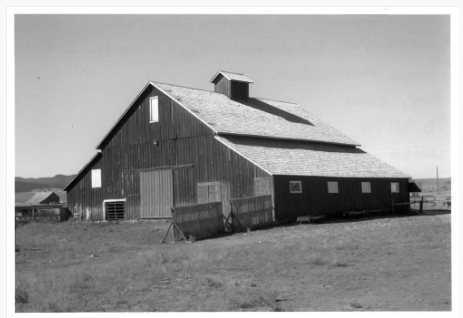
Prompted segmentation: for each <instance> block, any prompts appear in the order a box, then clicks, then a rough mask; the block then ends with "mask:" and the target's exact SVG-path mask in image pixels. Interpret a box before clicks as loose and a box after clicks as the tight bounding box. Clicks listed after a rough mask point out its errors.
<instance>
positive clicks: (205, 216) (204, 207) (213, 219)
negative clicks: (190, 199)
mask: <svg viewBox="0 0 463 318" xmlns="http://www.w3.org/2000/svg"><path fill="white" fill-rule="evenodd" d="M172 220H173V221H174V222H175V224H176V225H177V226H178V228H179V229H180V230H181V231H182V232H183V234H184V235H185V236H186V238H189V237H191V236H193V237H195V238H198V237H205V236H212V235H218V234H220V233H222V232H223V231H224V227H223V216H222V202H212V203H203V204H196V205H190V206H183V207H173V208H172ZM174 235H175V239H179V235H180V233H178V231H174Z"/></svg>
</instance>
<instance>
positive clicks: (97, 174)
mask: <svg viewBox="0 0 463 318" xmlns="http://www.w3.org/2000/svg"><path fill="white" fill-rule="evenodd" d="M92 188H101V169H94V170H92Z"/></svg>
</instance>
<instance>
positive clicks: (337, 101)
mask: <svg viewBox="0 0 463 318" xmlns="http://www.w3.org/2000/svg"><path fill="white" fill-rule="evenodd" d="M15 59H16V60H15V76H16V79H15V80H16V82H15V89H16V96H15V118H16V120H15V125H16V127H15V132H16V140H15V145H16V153H15V155H16V157H15V162H16V176H21V177H50V176H54V175H56V174H66V175H69V174H75V173H77V172H78V171H79V170H80V169H81V168H82V167H83V165H84V164H86V163H87V162H88V161H89V160H90V158H91V157H92V156H93V155H94V153H95V152H96V150H95V147H96V145H97V144H98V143H99V141H100V140H101V139H102V138H103V136H104V135H105V134H106V133H107V132H108V130H109V129H110V128H111V126H112V125H113V124H114V123H115V121H116V120H117V119H118V118H119V116H120V115H121V114H122V113H123V111H124V110H125V109H126V108H127V107H128V106H129V104H130V103H131V102H132V101H133V99H134V98H135V97H136V95H137V94H138V93H139V92H140V91H141V89H142V88H143V87H144V86H145V85H146V83H147V82H148V81H149V80H154V81H158V82H164V83H169V84H177V85H183V86H188V87H196V88H202V89H210V90H212V89H213V87H212V84H211V83H209V80H210V79H211V77H212V76H213V75H214V74H215V73H216V72H217V71H218V70H228V71H232V72H241V73H244V74H245V75H247V76H248V77H250V78H251V79H253V80H254V82H255V83H254V84H252V85H251V90H250V94H251V95H252V96H254V97H264V98H269V99H276V100H283V101H289V102H295V103H298V104H300V105H302V106H303V107H305V108H307V109H308V110H309V111H310V112H312V113H313V114H315V115H316V116H318V117H319V118H321V119H322V120H324V121H325V122H327V123H328V124H330V125H332V126H334V127H335V128H337V129H338V130H340V131H341V132H343V133H344V134H346V135H347V136H349V137H351V138H352V139H354V140H355V141H357V142H358V143H360V144H361V145H362V146H361V148H362V149H363V150H365V151H367V152H369V153H371V154H372V155H374V156H376V157H378V158H380V159H382V160H383V161H385V162H386V163H388V164H390V165H392V166H395V167H396V168H398V169H400V170H401V171H403V172H405V173H407V174H409V175H411V176H412V177H414V178H426V177H435V173H436V166H438V167H439V175H440V176H442V177H449V176H450V18H449V16H438V15H432V16H426V15H424V16H423V15H419V16H407V15H400V16H399V15H397V16H392V15H391V16H379V15H366V16H352V15H348V16H342V15H333V16H329V15H317V16H314V15H301V16H283V15H282V16H264V15H249V16H242V15H241V16H218V15H215V16H214V15H209V16H199V15H183V16H178V15H167V16H165V15H164V16H160V15H132V16H130V15H112V16H110V15H17V16H16V17H15Z"/></svg>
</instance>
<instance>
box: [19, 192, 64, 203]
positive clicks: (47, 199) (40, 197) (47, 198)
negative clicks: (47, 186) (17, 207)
mask: <svg viewBox="0 0 463 318" xmlns="http://www.w3.org/2000/svg"><path fill="white" fill-rule="evenodd" d="M59 202H60V200H59V196H58V195H57V194H56V193H55V192H52V191H42V192H37V193H35V194H34V195H33V196H32V197H31V198H30V199H29V200H27V201H26V202H25V203H24V204H26V205H38V204H50V203H59Z"/></svg>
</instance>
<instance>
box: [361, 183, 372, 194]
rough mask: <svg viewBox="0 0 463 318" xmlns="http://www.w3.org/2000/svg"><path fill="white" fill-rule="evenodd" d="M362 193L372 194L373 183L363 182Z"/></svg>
mask: <svg viewBox="0 0 463 318" xmlns="http://www.w3.org/2000/svg"><path fill="white" fill-rule="evenodd" d="M362 193H371V183H370V182H362Z"/></svg>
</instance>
